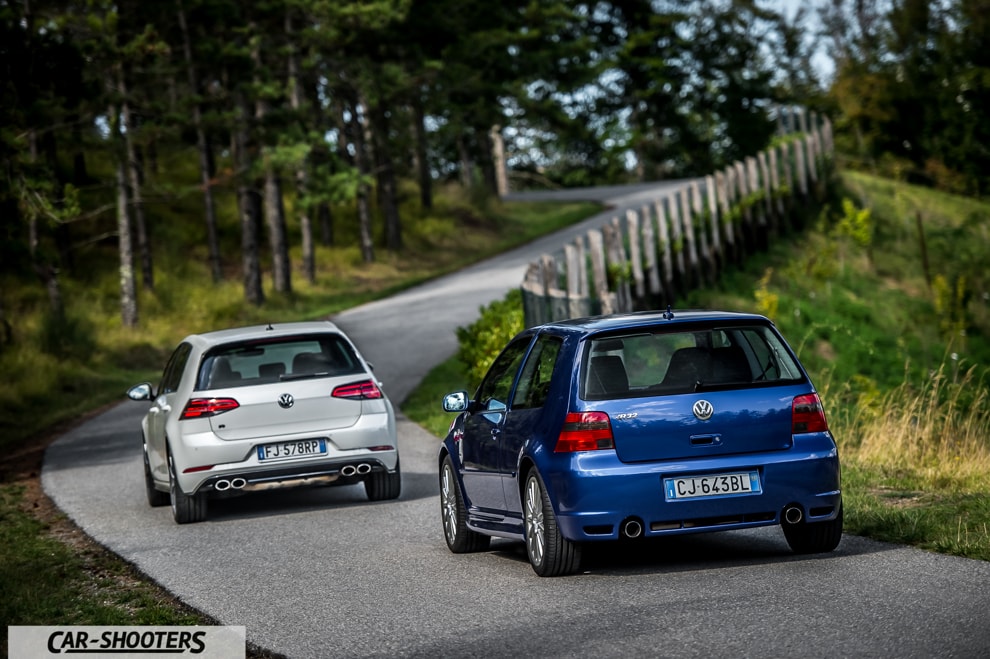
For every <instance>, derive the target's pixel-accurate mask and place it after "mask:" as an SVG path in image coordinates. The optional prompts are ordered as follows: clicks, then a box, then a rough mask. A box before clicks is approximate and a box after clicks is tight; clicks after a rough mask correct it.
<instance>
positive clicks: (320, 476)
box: [196, 451, 395, 494]
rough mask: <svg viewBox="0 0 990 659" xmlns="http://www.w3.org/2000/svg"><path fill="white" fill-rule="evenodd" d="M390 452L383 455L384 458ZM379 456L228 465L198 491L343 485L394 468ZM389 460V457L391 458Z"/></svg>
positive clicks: (237, 490)
mask: <svg viewBox="0 0 990 659" xmlns="http://www.w3.org/2000/svg"><path fill="white" fill-rule="evenodd" d="M392 453H393V455H390V456H385V457H386V459H387V458H393V457H394V451H393V452H392ZM381 457H382V456H374V457H372V456H367V457H365V458H363V459H354V458H352V459H350V460H346V461H343V462H334V463H312V462H305V463H297V464H293V465H281V466H279V467H278V468H271V467H267V468H265V469H263V470H253V471H252V470H240V469H229V470H224V471H223V472H221V473H216V474H213V475H211V476H210V477H209V478H207V479H206V480H204V481H202V482H201V483H200V484H199V487H198V488H197V490H196V491H197V492H219V493H230V494H236V493H238V492H259V491H263V490H275V489H284V488H291V487H312V486H317V485H334V484H337V485H345V484H349V483H357V482H359V481H360V480H361V479H362V478H363V477H364V476H366V475H368V474H370V473H372V472H384V471H395V468H394V466H393V468H392V469H389V468H388V467H386V466H385V463H384V462H383V460H382V459H379V458H381ZM390 461H391V460H390Z"/></svg>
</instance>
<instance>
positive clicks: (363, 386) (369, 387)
mask: <svg viewBox="0 0 990 659" xmlns="http://www.w3.org/2000/svg"><path fill="white" fill-rule="evenodd" d="M331 396H333V397H334V398H349V399H352V400H361V399H363V398H381V397H382V390H381V389H379V388H378V385H377V384H375V383H374V382H372V381H371V380H365V381H364V382H354V383H353V384H342V385H340V386H339V387H334V389H333V393H332V394H331Z"/></svg>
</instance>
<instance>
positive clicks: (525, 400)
mask: <svg viewBox="0 0 990 659" xmlns="http://www.w3.org/2000/svg"><path fill="white" fill-rule="evenodd" d="M561 345H563V341H561V339H560V338H558V337H555V336H547V335H543V336H541V337H540V338H538V339H537V340H536V345H535V346H533V350H532V352H530V353H529V359H527V360H526V364H525V365H524V366H523V370H522V374H521V375H520V376H519V385H518V386H517V387H516V395H515V396H514V397H513V398H512V407H513V409H527V408H534V407H543V405H544V404H545V403H546V402H547V396H548V395H549V393H550V379H551V377H552V376H553V369H554V366H555V365H556V364H557V356H558V355H559V354H560V347H561Z"/></svg>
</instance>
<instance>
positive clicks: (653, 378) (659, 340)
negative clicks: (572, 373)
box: [581, 325, 804, 400]
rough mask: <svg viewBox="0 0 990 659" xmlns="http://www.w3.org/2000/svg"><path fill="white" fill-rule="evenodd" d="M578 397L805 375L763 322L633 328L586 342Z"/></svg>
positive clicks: (767, 381) (673, 391) (789, 380)
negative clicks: (691, 327)
mask: <svg viewBox="0 0 990 659" xmlns="http://www.w3.org/2000/svg"><path fill="white" fill-rule="evenodd" d="M584 354H585V360H584V364H583V367H582V375H581V385H582V386H581V397H582V398H584V399H585V400H602V399H606V398H618V397H626V396H652V395H662V394H678V393H690V392H695V391H708V390H715V389H731V388H742V387H758V386H766V385H773V384H783V383H785V382H786V383H793V382H796V381H801V380H803V379H804V374H803V373H802V372H801V369H800V368H799V367H798V365H797V362H795V360H794V358H793V357H791V353H790V351H788V350H787V348H786V347H785V346H784V343H783V341H782V340H781V339H780V337H778V336H777V334H776V333H775V332H774V331H773V330H772V329H770V328H769V327H765V326H760V325H756V326H745V327H722V328H707V329H703V330H691V331H682V332H655V333H637V334H629V335H618V336H616V335H612V336H608V337H602V338H594V339H592V340H591V341H589V342H588V347H587V349H586V350H585V353H584Z"/></svg>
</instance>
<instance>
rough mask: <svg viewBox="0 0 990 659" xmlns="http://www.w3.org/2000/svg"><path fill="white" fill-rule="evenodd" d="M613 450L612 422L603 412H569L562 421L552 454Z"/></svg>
mask: <svg viewBox="0 0 990 659" xmlns="http://www.w3.org/2000/svg"><path fill="white" fill-rule="evenodd" d="M610 448H615V442H614V441H613V439H612V422H611V421H610V420H609V418H608V414H605V412H571V413H570V414H568V415H567V417H566V418H565V419H564V427H563V428H561V429H560V436H559V437H558V438H557V446H556V447H555V448H554V450H553V451H554V453H573V452H575V451H599V450H603V449H610Z"/></svg>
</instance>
